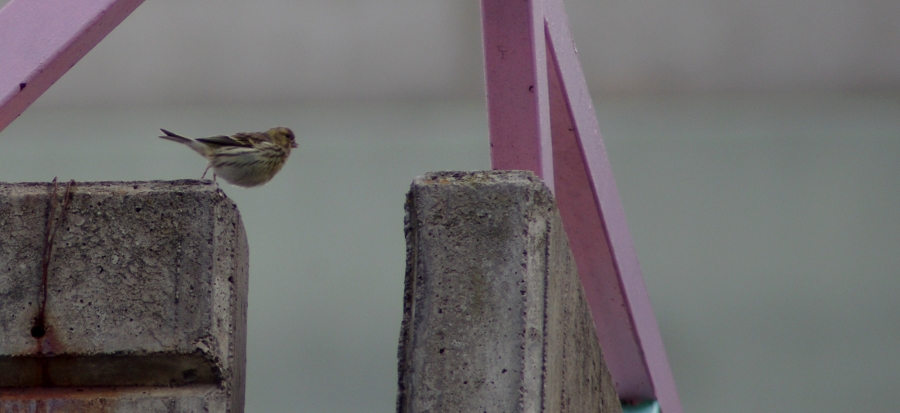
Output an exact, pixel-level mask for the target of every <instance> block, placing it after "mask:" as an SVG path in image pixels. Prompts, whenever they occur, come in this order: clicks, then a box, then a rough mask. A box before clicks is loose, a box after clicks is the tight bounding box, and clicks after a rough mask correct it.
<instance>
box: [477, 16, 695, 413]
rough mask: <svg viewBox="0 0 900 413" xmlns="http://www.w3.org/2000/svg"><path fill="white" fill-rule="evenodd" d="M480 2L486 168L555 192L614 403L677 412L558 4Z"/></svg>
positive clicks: (646, 298)
mask: <svg viewBox="0 0 900 413" xmlns="http://www.w3.org/2000/svg"><path fill="white" fill-rule="evenodd" d="M481 5H482V23H483V26H484V56H485V79H486V89H487V99H488V111H489V116H488V118H489V124H490V134H491V163H492V166H493V168H494V169H527V170H532V171H534V172H535V173H536V174H538V176H540V177H541V178H542V179H543V180H544V182H545V183H546V184H547V185H548V186H549V187H550V188H551V189H552V190H553V191H554V194H555V195H556V198H557V202H558V204H559V209H560V213H561V215H562V218H563V225H564V226H565V229H566V233H567V234H568V236H569V244H570V245H571V247H572V252H573V253H574V255H575V260H576V262H577V264H578V272H579V276H580V277H581V281H582V284H583V285H584V289H585V293H586V295H587V299H588V302H589V304H590V307H591V312H592V313H593V316H594V322H595V324H596V326H597V336H598V339H599V340H600V344H601V346H602V348H603V352H604V356H605V359H606V362H607V364H608V365H609V369H610V372H611V373H612V376H613V380H614V381H615V382H616V389H617V391H618V394H619V397H620V398H622V399H623V400H628V401H642V400H657V401H658V402H659V405H660V408H661V410H662V411H663V412H665V413H681V412H682V408H681V402H680V400H679V398H678V393H677V392H676V389H675V382H674V379H673V377H672V372H671V370H670V368H669V362H668V359H667V357H666V352H665V348H663V344H662V338H661V337H660V334H659V327H658V325H657V323H656V317H655V316H654V314H653V308H652V307H651V305H650V297H649V295H648V294H647V288H646V286H645V285H644V280H643V277H642V276H641V270H640V266H639V265H638V260H637V254H636V252H635V250H634V245H633V243H632V240H631V234H630V233H629V232H628V226H627V223H626V221H625V213H624V210H623V208H622V202H621V200H620V199H619V193H618V190H617V189H616V184H615V181H614V180H613V175H612V170H611V169H610V165H609V159H608V158H607V155H606V149H605V148H604V146H603V140H602V138H601V137H600V128H599V126H598V124H597V118H596V115H595V112H594V106H593V103H592V102H591V96H590V94H589V91H588V88H587V83H586V82H585V79H584V74H583V73H582V71H581V64H580V63H579V61H578V53H577V51H576V50H575V44H574V41H573V39H572V34H571V32H570V30H569V23H568V18H567V17H566V13H565V9H564V8H563V4H562V0H518V1H511V0H482V2H481Z"/></svg>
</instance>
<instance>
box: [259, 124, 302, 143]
mask: <svg viewBox="0 0 900 413" xmlns="http://www.w3.org/2000/svg"><path fill="white" fill-rule="evenodd" d="M266 134H267V135H269V136H270V137H271V138H272V141H274V142H277V143H279V144H282V145H285V146H290V147H291V148H296V147H297V142H296V141H295V140H294V132H293V131H291V130H290V129H288V128H285V127H282V126H279V127H277V128H272V129H269V130H268V131H266Z"/></svg>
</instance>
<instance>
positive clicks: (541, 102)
mask: <svg viewBox="0 0 900 413" xmlns="http://www.w3.org/2000/svg"><path fill="white" fill-rule="evenodd" d="M142 2H143V0H42V1H37V2H36V1H33V0H12V1H10V2H9V3H8V4H7V5H6V6H5V7H3V9H0V130H3V129H4V128H5V127H6V126H8V125H9V124H10V123H11V122H12V121H13V120H14V119H15V118H16V117H18V116H19V115H20V114H21V113H22V112H23V111H24V110H25V109H26V108H27V107H28V106H29V105H31V104H32V103H34V101H35V100H37V98H38V97H39V96H40V95H41V94H42V93H44V92H45V91H46V90H47V89H48V88H49V87H50V86H51V85H52V84H53V83H54V82H56V80H58V79H59V78H60V77H61V76H62V75H63V74H65V72H66V71H68V70H69V68H71V67H72V66H74V65H75V63H76V62H78V60H79V59H81V58H82V57H83V56H84V55H85V54H87V52H88V51H90V50H91V49H92V48H93V47H94V46H95V45H96V44H97V43H99V42H100V40H102V39H103V38H104V37H105V36H106V35H107V34H109V32H111V31H112V29H114V28H115V27H116V26H117V25H118V24H119V23H121V22H122V20H124V19H125V18H126V17H127V16H128V15H129V14H130V13H131V12H132V11H134V9H136V8H137V7H138V6H139V5H140V4H141V3H142ZM482 12H483V14H482V19H483V27H484V52H485V78H486V83H487V95H488V109H489V120H490V134H491V162H492V166H493V167H494V169H527V170H532V171H535V173H537V174H538V175H539V176H540V177H541V178H543V179H544V181H545V182H546V183H547V185H548V186H550V188H551V189H552V190H553V191H554V193H555V194H556V197H557V200H558V203H559V208H560V212H561V214H562V217H563V221H564V225H565V227H566V232H567V233H568V236H569V243H570V244H571V247H572V251H573V253H574V254H575V259H576V261H577V263H578V271H579V274H580V276H581V280H582V283H583V285H584V288H585V292H586V293H587V298H588V301H589V303H590V306H591V311H592V313H593V316H594V321H595V323H596V325H597V335H598V339H599V340H600V343H601V345H602V347H603V351H604V353H605V358H606V361H607V363H608V364H609V367H610V371H611V373H612V375H613V379H614V380H615V382H616V387H617V389H618V392H619V397H621V398H622V399H624V400H635V401H638V400H648V399H649V400H658V401H659V404H660V407H661V409H662V411H663V412H665V413H681V411H682V409H681V402H680V401H679V399H678V394H677V392H676V390H675V383H674V380H673V378H672V373H671V370H670V369H669V363H668V360H667V358H666V353H665V349H664V348H663V345H662V339H661V337H660V335H659V328H658V326H657V323H656V318H655V316H654V315H653V309H652V307H651V305H650V298H649V296H648V294H647V289H646V287H645V286H644V282H643V278H642V276H641V271H640V267H639V266H638V261H637V254H636V253H635V250H634V246H633V244H632V241H631V234H630V233H629V232H628V226H627V224H626V222H625V214H624V211H623V209H622V203H621V201H620V199H619V194H618V191H617V189H616V184H615V181H614V180H613V176H612V171H611V170H610V166H609V160H608V159H607V155H606V150H605V148H604V146H603V140H602V139H601V137H600V129H599V127H598V126H597V119H596V117H595V114H594V108H593V104H592V102H591V97H590V94H589V93H588V88H587V84H586V83H585V80H584V75H583V73H582V71H581V65H580V63H579V61H578V54H577V52H576V50H575V45H574V42H573V40H572V35H571V32H570V30H569V24H568V19H567V17H566V14H565V10H564V8H563V4H562V0H482Z"/></svg>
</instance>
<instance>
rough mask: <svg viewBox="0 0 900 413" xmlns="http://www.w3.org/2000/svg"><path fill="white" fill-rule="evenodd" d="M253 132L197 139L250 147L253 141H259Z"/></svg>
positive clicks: (222, 144)
mask: <svg viewBox="0 0 900 413" xmlns="http://www.w3.org/2000/svg"><path fill="white" fill-rule="evenodd" d="M256 135H257V134H254V133H237V134H234V135H233V136H225V135H220V136H210V137H208V138H201V139H197V140H198V141H200V142H203V143H205V144H208V145H215V146H239V147H244V148H252V147H253V146H254V143H256V142H259V141H260V140H261V139H260V138H259V137H258V136H256Z"/></svg>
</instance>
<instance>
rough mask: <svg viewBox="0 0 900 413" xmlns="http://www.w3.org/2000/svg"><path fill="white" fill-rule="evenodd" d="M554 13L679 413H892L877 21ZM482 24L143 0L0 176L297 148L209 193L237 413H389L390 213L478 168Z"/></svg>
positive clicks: (883, 24)
mask: <svg viewBox="0 0 900 413" xmlns="http://www.w3.org/2000/svg"><path fill="white" fill-rule="evenodd" d="M3 3H4V2H2V1H0V5H2V4H3ZM566 6H567V8H568V12H569V15H570V18H571V20H572V25H573V31H574V33H575V39H576V43H577V45H578V47H579V52H580V56H581V58H582V64H583V65H584V69H585V73H586V76H587V78H588V82H589V84H590V86H591V88H592V90H593V92H594V103H595V106H596V109H597V115H598V118H599V123H600V128H601V131H602V132H603V137H604V140H605V143H606V146H607V149H608V151H609V156H610V161H611V163H612V166H613V171H614V173H615V175H616V182H617V184H618V187H619V191H620V192H621V195H622V200H623V203H624V205H625V212H626V215H627V217H628V220H629V226H630V228H631V231H632V235H633V236H634V241H635V244H636V247H637V252H638V257H639V259H640V261H641V265H642V268H643V271H644V277H645V280H646V283H647V287H648V289H649V292H650V296H651V299H652V300H653V303H654V308H655V310H656V315H657V318H658V319H659V322H660V327H661V329H662V334H663V339H664V341H665V344H666V348H667V351H668V354H669V358H670V361H671V363H672V368H673V371H674V374H675V379H676V383H677V385H678V388H679V392H680V395H681V398H682V401H683V404H684V407H685V411H689V412H700V413H705V412H710V413H712V412H726V411H727V412H737V413H742V412H763V411H795V412H844V411H854V410H856V411H891V410H893V408H894V407H896V406H897V405H898V404H900V403H898V402H900V396H898V391H897V390H898V383H900V300H898V299H897V297H898V296H900V254H898V253H897V250H898V248H900V215H898V211H900V181H898V179H897V177H898V176H900V162H898V161H897V159H898V156H900V31H898V30H896V28H897V27H900V3H896V2H887V1H879V0H860V1H858V2H853V3H847V2H841V1H837V0H825V1H812V0H796V1H793V2H778V1H775V0H765V1H760V2H753V3H747V2H737V1H725V2H709V1H704V0H676V1H674V2H663V1H661V0H652V1H650V0H636V1H629V2H589V1H586V0H581V1H569V2H567V3H566ZM479 19H480V16H479V11H478V5H477V2H456V1H451V0H440V1H437V0H435V1H413V0H397V1H384V0H382V1H375V0H340V1H326V0H319V1H288V0H281V1H278V0H266V1H259V2H237V1H225V2H222V1H216V2H213V1H211V0H204V1H175V0H159V1H156V0H150V1H147V2H146V3H145V4H144V5H142V6H141V7H140V8H138V10H137V11H136V12H135V13H134V14H133V15H132V16H131V17H129V18H128V19H127V20H125V22H124V23H123V24H122V25H121V26H120V27H119V28H117V29H116V30H115V31H113V33H112V34H111V35H110V36H109V37H108V38H107V39H106V40H104V41H103V42H101V44H100V45H99V46H98V47H97V48H96V49H94V50H93V51H92V52H90V53H89V54H88V55H87V57H85V59H84V60H82V61H81V62H80V63H79V64H78V65H76V66H75V67H74V68H73V69H72V70H71V71H70V72H69V73H68V74H67V75H66V76H64V77H63V78H62V79H61V80H60V81H59V82H58V83H57V84H56V85H54V86H53V87H52V88H51V89H50V90H49V91H48V92H47V93H46V94H45V95H44V96H43V97H42V98H41V99H40V100H38V102H37V103H36V104H35V105H34V106H33V107H32V108H30V109H29V110H27V111H26V112H25V114H23V115H22V116H21V117H20V118H19V119H18V120H16V121H15V122H13V124H12V125H10V126H9V127H8V128H7V129H6V130H4V131H3V132H0V180H2V181H6V182H26V181H50V180H51V179H53V177H55V176H57V177H59V179H61V180H69V179H75V180H77V181H95V180H151V179H181V178H199V176H200V174H201V173H202V172H203V168H204V166H205V163H204V161H203V159H201V158H200V157H198V156H197V155H196V154H195V153H193V152H191V151H189V150H187V149H186V148H183V147H181V146H178V145H175V144H173V143H171V142H167V141H164V140H161V139H157V138H156V136H157V134H158V128H161V127H162V128H166V129H170V130H172V131H174V132H176V133H181V134H185V135H187V136H194V137H200V136H207V135H214V134H223V133H232V132H238V131H255V130H264V129H267V128H269V127H272V126H277V125H281V126H288V127H291V128H293V129H294V131H295V132H296V134H297V136H298V140H299V144H300V149H299V150H298V151H297V152H295V153H294V154H293V155H292V158H291V159H290V161H289V162H288V164H287V166H286V167H285V168H284V170H283V171H282V172H281V173H280V174H279V175H278V176H277V177H276V178H275V179H274V180H273V181H272V182H271V183H269V184H268V185H266V186H264V187H261V188H254V189H243V188H237V187H232V186H229V185H227V184H223V185H222V186H223V189H224V190H225V192H226V193H227V194H228V195H229V196H230V197H231V198H233V199H234V200H235V201H236V202H237V204H238V206H239V208H240V211H241V214H242V216H243V219H244V224H245V226H246V228H247V232H248V236H249V241H250V250H251V256H250V257H251V281H250V289H251V290H250V313H249V318H250V319H249V338H248V340H249V355H248V382H247V411H248V412H251V413H252V412H390V411H393V410H394V402H395V395H396V345H397V341H398V334H399V327H400V316H401V312H402V307H401V304H402V303H401V300H402V289H403V271H404V240H403V227H402V225H403V201H404V194H405V191H406V190H407V189H408V187H409V184H410V182H411V181H412V179H413V177H414V176H416V175H419V174H422V173H424V172H427V171H434V170H476V169H488V168H489V167H490V159H489V153H488V136H487V120H486V114H485V104H484V97H483V93H484V92H483V79H482V72H481V44H480V28H479V25H480V20H479ZM0 58H2V57H0ZM892 406H894V407H892Z"/></svg>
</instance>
